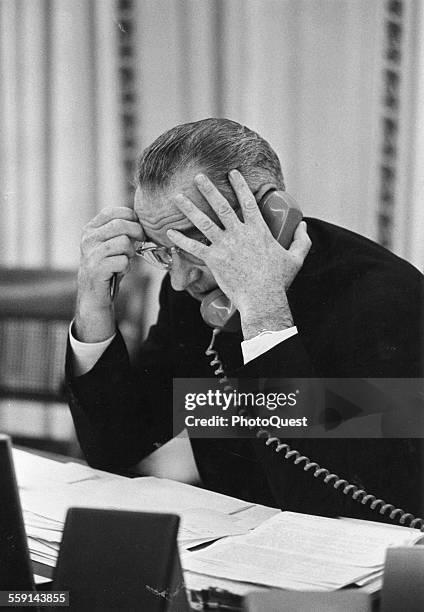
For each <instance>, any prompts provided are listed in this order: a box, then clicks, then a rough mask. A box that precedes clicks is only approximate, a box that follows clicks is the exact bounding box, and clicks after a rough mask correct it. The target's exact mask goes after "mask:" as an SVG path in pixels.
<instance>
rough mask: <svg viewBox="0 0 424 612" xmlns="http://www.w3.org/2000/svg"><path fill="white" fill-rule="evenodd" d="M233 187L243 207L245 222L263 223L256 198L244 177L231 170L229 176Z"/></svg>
mask: <svg viewBox="0 0 424 612" xmlns="http://www.w3.org/2000/svg"><path fill="white" fill-rule="evenodd" d="M228 178H229V180H230V183H231V186H232V188H233V189H234V192H235V194H236V196H237V200H238V201H239V204H240V206H241V210H242V213H243V220H244V221H249V220H250V221H255V222H258V221H261V222H264V221H263V217H262V215H261V212H260V210H259V206H258V204H257V202H256V200H255V196H254V195H253V193H252V192H251V191H250V187H249V185H248V184H247V183H246V180H245V178H244V176H243V175H242V174H241V173H240V172H239V171H238V170H231V172H229V174H228Z"/></svg>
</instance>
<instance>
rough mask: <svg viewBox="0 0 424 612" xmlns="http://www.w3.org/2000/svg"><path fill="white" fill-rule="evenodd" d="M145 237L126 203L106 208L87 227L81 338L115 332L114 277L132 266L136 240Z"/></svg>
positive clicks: (99, 338) (82, 269) (80, 279)
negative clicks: (111, 291)
mask: <svg viewBox="0 0 424 612" xmlns="http://www.w3.org/2000/svg"><path fill="white" fill-rule="evenodd" d="M144 239H145V237H144V232H143V229H142V227H141V225H140V223H139V222H138V219H137V216H136V214H135V212H134V211H133V210H132V209H131V208H127V207H125V206H121V207H111V208H104V209H103V210H102V211H101V212H100V213H99V214H98V215H96V216H95V217H94V219H92V220H91V221H90V222H89V223H88V224H87V225H86V226H85V227H84V230H83V233H82V238H81V261H80V268H79V273H78V297H77V313H76V318H75V328H74V332H75V333H76V336H77V338H78V340H81V341H82V342H100V341H102V340H105V339H106V338H108V337H110V336H111V335H113V333H114V332H115V320H114V312H113V304H112V299H111V294H110V283H111V279H112V277H113V275H114V274H118V275H124V274H125V273H126V272H127V271H128V270H129V266H130V261H131V259H132V258H133V257H134V255H135V248H134V241H142V240H144Z"/></svg>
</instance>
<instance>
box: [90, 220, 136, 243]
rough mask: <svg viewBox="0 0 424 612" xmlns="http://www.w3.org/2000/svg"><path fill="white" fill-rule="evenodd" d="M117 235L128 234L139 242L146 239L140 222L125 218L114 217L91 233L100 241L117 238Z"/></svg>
mask: <svg viewBox="0 0 424 612" xmlns="http://www.w3.org/2000/svg"><path fill="white" fill-rule="evenodd" d="M115 236H128V237H129V238H132V239H133V240H138V241H139V242H142V241H143V240H145V239H146V237H145V234H144V231H143V228H142V227H141V225H140V223H138V222H135V221H127V220H125V219H112V220H111V221H109V222H108V223H106V224H104V225H102V226H101V227H98V228H96V229H94V230H93V231H92V233H91V237H92V239H96V240H99V241H100V242H102V241H104V240H109V239H110V238H115Z"/></svg>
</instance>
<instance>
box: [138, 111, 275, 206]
mask: <svg viewBox="0 0 424 612" xmlns="http://www.w3.org/2000/svg"><path fill="white" fill-rule="evenodd" d="M188 168H199V170H202V171H203V172H204V173H205V174H207V175H208V176H209V178H210V179H211V180H212V181H213V182H214V184H215V185H216V186H217V187H218V189H219V190H220V191H221V192H222V193H223V194H224V195H225V196H226V197H227V198H228V199H229V200H230V201H231V200H232V201H233V202H234V194H233V191H232V189H231V186H230V183H229V182H228V178H227V175H228V172H229V171H230V170H232V169H237V170H239V171H240V172H241V173H242V174H243V176H244V177H245V179H246V180H247V182H248V184H249V186H250V187H251V189H255V188H256V187H259V186H260V185H261V184H263V183H266V182H267V183H269V182H271V183H273V184H274V185H275V186H276V187H277V189H282V190H284V189H285V187H284V178H283V173H282V170H281V165H280V161H279V159H278V157H277V155H276V153H275V151H274V150H273V149H272V148H271V146H270V145H269V144H268V142H267V141H266V140H264V139H263V138H262V137H261V136H259V134H257V133H256V132H253V131H252V130H250V129H249V128H247V127H245V126H243V125H240V124H239V123H237V122H236V121H231V120H229V119H213V118H210V119H202V120H201V121H195V122H193V123H184V124H182V125H177V126H176V127H173V128H172V129H170V130H168V131H167V132H165V133H164V134H162V135H161V136H159V137H158V138H157V139H156V140H155V141H154V142H153V143H152V144H151V145H150V146H148V147H147V148H146V149H144V151H143V152H142V154H141V156H140V158H139V159H138V162H137V170H136V183H137V184H138V185H139V186H140V187H142V188H145V189H147V190H149V191H152V192H154V191H156V190H157V189H161V188H164V187H168V186H170V185H172V181H173V179H174V177H175V176H176V175H177V174H178V173H179V172H181V171H183V170H186V169H188Z"/></svg>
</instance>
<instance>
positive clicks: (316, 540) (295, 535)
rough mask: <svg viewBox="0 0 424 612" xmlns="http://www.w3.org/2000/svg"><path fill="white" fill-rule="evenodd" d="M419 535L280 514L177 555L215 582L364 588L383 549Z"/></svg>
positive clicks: (375, 574) (379, 567)
mask: <svg viewBox="0 0 424 612" xmlns="http://www.w3.org/2000/svg"><path fill="white" fill-rule="evenodd" d="M421 539H422V533H420V532H419V531H417V530H414V529H409V528H406V527H397V526H391V525H383V524H381V523H373V522H369V521H354V520H350V519H342V520H340V519H329V518H324V517H318V516H310V515H306V514H297V513H292V512H281V513H279V514H278V515H276V516H274V517H272V518H270V519H269V520H267V521H266V522H265V523H263V524H262V525H260V526H259V527H257V528H256V529H255V530H253V531H252V532H250V533H248V534H247V535H243V536H236V537H231V538H226V539H225V540H223V541H220V542H217V543H215V544H212V545H211V546H209V547H207V548H205V549H203V550H200V551H197V552H187V553H185V554H184V555H183V560H182V563H183V568H184V569H186V570H190V571H192V572H197V573H200V574H208V575H211V576H215V577H218V578H227V579H230V580H240V581H243V582H251V583H255V584H262V585H267V586H272V587H278V588H289V589H295V590H332V589H338V588H341V587H344V586H347V585H349V584H358V585H360V586H361V585H365V584H367V583H369V582H371V581H373V580H375V579H376V578H380V577H381V576H382V572H383V566H384V561H385V555H386V550H387V548H388V547H389V546H406V545H412V544H415V543H416V542H418V541H419V540H421Z"/></svg>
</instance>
